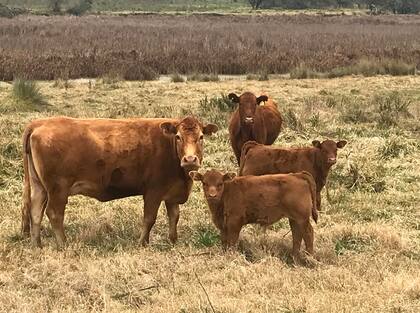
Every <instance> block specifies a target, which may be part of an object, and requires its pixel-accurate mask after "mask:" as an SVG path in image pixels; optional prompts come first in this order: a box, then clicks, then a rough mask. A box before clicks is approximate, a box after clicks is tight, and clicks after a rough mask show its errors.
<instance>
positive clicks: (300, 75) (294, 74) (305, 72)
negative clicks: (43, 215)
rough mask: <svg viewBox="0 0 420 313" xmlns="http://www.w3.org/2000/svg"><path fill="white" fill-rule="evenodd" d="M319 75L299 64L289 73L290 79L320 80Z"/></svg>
mask: <svg viewBox="0 0 420 313" xmlns="http://www.w3.org/2000/svg"><path fill="white" fill-rule="evenodd" d="M320 77H321V74H320V73H317V72H315V71H314V70H312V69H310V68H308V67H306V66H305V65H303V64H301V65H299V66H298V67H296V68H294V69H293V70H292V71H291V72H290V78H292V79H307V78H320Z"/></svg>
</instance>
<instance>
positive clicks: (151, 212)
mask: <svg viewBox="0 0 420 313" xmlns="http://www.w3.org/2000/svg"><path fill="white" fill-rule="evenodd" d="M161 202H162V200H161V198H160V197H157V196H155V195H145V196H144V214H143V230H142V232H141V237H140V244H141V245H142V246H146V245H147V244H148V243H149V235H150V230H151V229H152V227H153V225H154V224H155V222H156V216H157V213H158V210H159V206H160V203H161Z"/></svg>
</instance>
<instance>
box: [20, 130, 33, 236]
mask: <svg viewBox="0 0 420 313" xmlns="http://www.w3.org/2000/svg"><path fill="white" fill-rule="evenodd" d="M32 131H33V129H32V128H31V127H30V126H28V127H27V128H26V129H25V131H24V133H23V171H24V187H23V188H24V189H23V206H22V229H21V231H22V235H24V236H26V235H29V232H30V224H31V212H30V211H31V182H30V177H29V158H30V153H31V147H30V137H31V134H32Z"/></svg>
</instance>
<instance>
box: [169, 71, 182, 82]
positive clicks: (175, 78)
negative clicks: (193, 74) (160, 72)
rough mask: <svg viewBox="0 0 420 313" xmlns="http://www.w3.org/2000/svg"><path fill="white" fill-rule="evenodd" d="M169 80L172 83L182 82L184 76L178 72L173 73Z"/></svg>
mask: <svg viewBox="0 0 420 313" xmlns="http://www.w3.org/2000/svg"><path fill="white" fill-rule="evenodd" d="M171 82H173V83H183V82H185V80H184V77H182V76H181V75H179V74H178V73H175V74H173V75H171Z"/></svg>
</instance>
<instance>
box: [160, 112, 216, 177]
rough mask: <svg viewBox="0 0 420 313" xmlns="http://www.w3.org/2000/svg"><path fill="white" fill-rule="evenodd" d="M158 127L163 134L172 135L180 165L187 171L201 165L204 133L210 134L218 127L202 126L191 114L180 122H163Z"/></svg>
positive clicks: (212, 125)
mask: <svg viewBox="0 0 420 313" xmlns="http://www.w3.org/2000/svg"><path fill="white" fill-rule="evenodd" d="M160 128H161V129H162V131H163V132H164V134H166V135H167V136H171V137H173V140H174V141H175V146H176V153H177V155H178V158H179V160H180V162H181V163H180V164H181V167H182V168H183V169H184V170H185V171H187V172H189V171H191V170H197V169H198V168H199V167H200V166H201V162H202V161H203V139H204V135H211V134H212V133H215V132H216V131H217V129H218V128H217V126H216V125H214V124H207V125H206V126H203V124H201V123H200V122H199V121H198V120H197V119H196V118H194V117H191V116H188V117H185V118H184V119H182V120H181V121H180V122H163V123H162V124H160Z"/></svg>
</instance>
